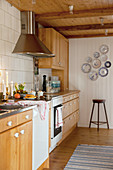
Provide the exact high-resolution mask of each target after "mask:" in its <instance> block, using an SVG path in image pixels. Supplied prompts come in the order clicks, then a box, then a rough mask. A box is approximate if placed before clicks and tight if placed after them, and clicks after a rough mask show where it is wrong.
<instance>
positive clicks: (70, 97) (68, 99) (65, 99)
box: [63, 95, 73, 103]
mask: <svg viewBox="0 0 113 170" xmlns="http://www.w3.org/2000/svg"><path fill="white" fill-rule="evenodd" d="M72 99H73V95H68V96H64V97H63V103H65V102H68V101H70V100H72Z"/></svg>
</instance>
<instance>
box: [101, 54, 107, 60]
mask: <svg viewBox="0 0 113 170" xmlns="http://www.w3.org/2000/svg"><path fill="white" fill-rule="evenodd" d="M100 58H101V61H106V60H107V59H108V56H107V55H106V54H103V55H101V57H100Z"/></svg>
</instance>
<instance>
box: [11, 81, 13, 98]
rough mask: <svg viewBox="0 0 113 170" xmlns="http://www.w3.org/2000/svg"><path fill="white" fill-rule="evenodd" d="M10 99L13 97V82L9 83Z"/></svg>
mask: <svg viewBox="0 0 113 170" xmlns="http://www.w3.org/2000/svg"><path fill="white" fill-rule="evenodd" d="M11 97H13V81H11Z"/></svg>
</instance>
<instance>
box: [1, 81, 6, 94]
mask: <svg viewBox="0 0 113 170" xmlns="http://www.w3.org/2000/svg"><path fill="white" fill-rule="evenodd" d="M2 92H3V95H4V96H5V95H6V87H5V84H4V80H2Z"/></svg>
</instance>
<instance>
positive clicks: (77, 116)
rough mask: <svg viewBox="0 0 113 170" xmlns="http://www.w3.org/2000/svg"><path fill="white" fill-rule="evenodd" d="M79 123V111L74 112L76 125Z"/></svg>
mask: <svg viewBox="0 0 113 170" xmlns="http://www.w3.org/2000/svg"><path fill="white" fill-rule="evenodd" d="M78 121H79V111H77V112H76V122H77V123H78Z"/></svg>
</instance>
